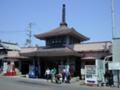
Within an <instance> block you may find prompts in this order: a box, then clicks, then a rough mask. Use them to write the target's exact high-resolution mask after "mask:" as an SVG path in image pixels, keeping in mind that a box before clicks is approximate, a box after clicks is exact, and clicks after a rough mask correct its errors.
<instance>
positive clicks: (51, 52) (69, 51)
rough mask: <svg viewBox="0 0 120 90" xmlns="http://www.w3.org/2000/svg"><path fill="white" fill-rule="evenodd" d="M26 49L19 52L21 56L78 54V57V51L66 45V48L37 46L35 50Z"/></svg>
mask: <svg viewBox="0 0 120 90" xmlns="http://www.w3.org/2000/svg"><path fill="white" fill-rule="evenodd" d="M28 49H29V48H28ZM27 51H28V52H27ZM27 51H26V52H20V54H21V55H23V56H40V57H53V56H78V57H80V54H79V53H77V52H75V51H73V50H72V49H70V48H67V47H66V48H52V49H43V48H38V49H36V50H35V49H33V51H29V50H27Z"/></svg>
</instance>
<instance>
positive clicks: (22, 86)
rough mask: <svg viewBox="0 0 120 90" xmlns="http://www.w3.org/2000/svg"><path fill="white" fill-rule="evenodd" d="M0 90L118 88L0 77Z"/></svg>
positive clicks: (107, 89) (95, 89)
mask: <svg viewBox="0 0 120 90" xmlns="http://www.w3.org/2000/svg"><path fill="white" fill-rule="evenodd" d="M0 90H119V89H118V88H110V87H101V88H100V87H88V86H80V85H74V84H64V83H63V84H54V83H50V82H47V81H46V80H41V79H37V80H32V79H24V78H11V77H0Z"/></svg>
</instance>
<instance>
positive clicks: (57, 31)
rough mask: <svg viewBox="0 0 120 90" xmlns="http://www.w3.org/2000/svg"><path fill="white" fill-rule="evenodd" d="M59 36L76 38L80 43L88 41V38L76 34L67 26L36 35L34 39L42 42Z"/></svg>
mask: <svg viewBox="0 0 120 90" xmlns="http://www.w3.org/2000/svg"><path fill="white" fill-rule="evenodd" d="M60 35H71V36H73V37H76V38H78V39H79V40H80V41H85V40H88V39H89V38H88V37H86V36H84V35H82V34H80V33H78V32H77V31H76V30H75V29H74V28H68V27H67V26H60V27H58V28H55V29H53V30H51V31H49V32H46V33H42V34H36V35H35V37H36V38H38V39H43V40H44V39H45V38H48V37H53V36H60Z"/></svg>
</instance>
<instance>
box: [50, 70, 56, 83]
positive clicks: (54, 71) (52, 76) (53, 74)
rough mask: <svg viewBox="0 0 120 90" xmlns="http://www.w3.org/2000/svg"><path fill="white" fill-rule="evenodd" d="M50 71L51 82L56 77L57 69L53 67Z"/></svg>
mask: <svg viewBox="0 0 120 90" xmlns="http://www.w3.org/2000/svg"><path fill="white" fill-rule="evenodd" d="M50 73H51V82H53V81H54V79H55V74H56V69H55V68H53V69H51V72H50Z"/></svg>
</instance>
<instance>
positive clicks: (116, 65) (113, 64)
mask: <svg viewBox="0 0 120 90" xmlns="http://www.w3.org/2000/svg"><path fill="white" fill-rule="evenodd" d="M109 70H120V62H111V63H109Z"/></svg>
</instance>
